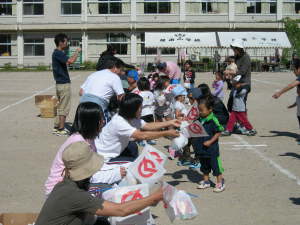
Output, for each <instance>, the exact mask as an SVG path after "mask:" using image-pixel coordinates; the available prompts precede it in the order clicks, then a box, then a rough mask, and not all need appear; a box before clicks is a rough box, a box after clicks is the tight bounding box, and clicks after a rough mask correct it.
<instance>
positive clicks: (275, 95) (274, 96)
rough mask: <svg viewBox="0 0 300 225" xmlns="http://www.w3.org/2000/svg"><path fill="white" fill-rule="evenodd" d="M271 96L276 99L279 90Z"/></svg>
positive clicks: (278, 95)
mask: <svg viewBox="0 0 300 225" xmlns="http://www.w3.org/2000/svg"><path fill="white" fill-rule="evenodd" d="M272 97H273V98H275V99H277V98H279V97H280V93H279V92H276V93H275V94H274V95H273V96H272Z"/></svg>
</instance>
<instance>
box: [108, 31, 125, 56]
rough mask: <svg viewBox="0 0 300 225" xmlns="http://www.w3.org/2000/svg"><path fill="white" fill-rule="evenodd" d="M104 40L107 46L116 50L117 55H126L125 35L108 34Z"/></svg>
mask: <svg viewBox="0 0 300 225" xmlns="http://www.w3.org/2000/svg"><path fill="white" fill-rule="evenodd" d="M106 40H107V42H108V43H109V44H111V45H112V46H113V47H114V48H115V49H116V50H117V54H119V55H127V49H128V38H127V36H126V35H125V34H123V33H119V34H113V33H108V34H107V35H106Z"/></svg>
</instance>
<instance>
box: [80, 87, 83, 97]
mask: <svg viewBox="0 0 300 225" xmlns="http://www.w3.org/2000/svg"><path fill="white" fill-rule="evenodd" d="M83 94H84V90H83V88H80V90H79V96H82V95H83Z"/></svg>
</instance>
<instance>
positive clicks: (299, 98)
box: [288, 85, 300, 145]
mask: <svg viewBox="0 0 300 225" xmlns="http://www.w3.org/2000/svg"><path fill="white" fill-rule="evenodd" d="M297 94H298V96H297V97H296V102H295V103H294V104H292V105H290V106H288V109H291V108H293V107H295V106H297V117H298V122H299V128H300V85H298V86H297ZM297 141H298V145H300V135H299V137H298V139H297Z"/></svg>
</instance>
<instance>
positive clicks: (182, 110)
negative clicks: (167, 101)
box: [172, 85, 188, 120]
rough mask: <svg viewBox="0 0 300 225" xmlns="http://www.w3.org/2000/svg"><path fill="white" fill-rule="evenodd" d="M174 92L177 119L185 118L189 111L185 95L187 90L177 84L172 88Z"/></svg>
mask: <svg viewBox="0 0 300 225" xmlns="http://www.w3.org/2000/svg"><path fill="white" fill-rule="evenodd" d="M172 94H173V96H174V98H175V103H174V105H173V107H174V114H175V119H179V120H183V119H184V117H186V116H187V113H188V112H187V109H186V107H185V105H184V100H185V96H186V95H187V92H186V90H185V88H184V87H182V86H181V85H177V86H176V87H175V88H173V89H172Z"/></svg>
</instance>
